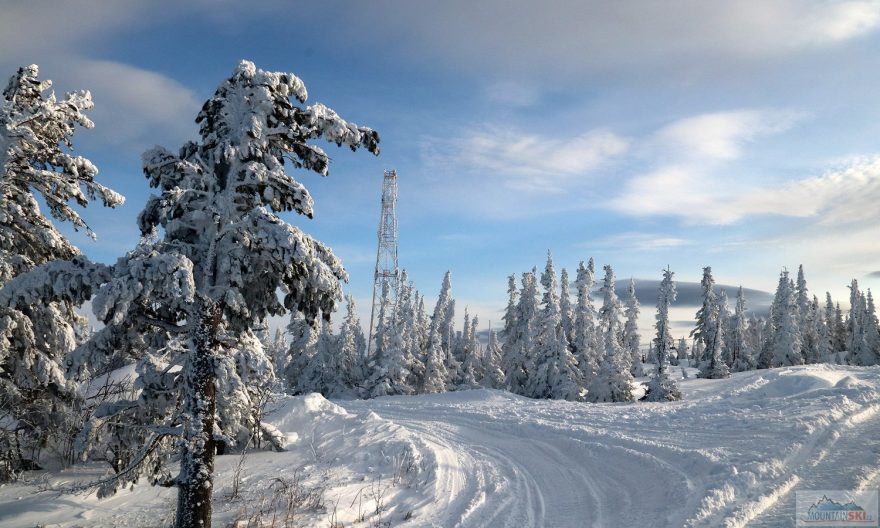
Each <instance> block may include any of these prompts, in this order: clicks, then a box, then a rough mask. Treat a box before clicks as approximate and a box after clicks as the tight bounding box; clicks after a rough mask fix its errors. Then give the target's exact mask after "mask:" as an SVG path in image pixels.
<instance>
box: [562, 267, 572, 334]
mask: <svg viewBox="0 0 880 528" xmlns="http://www.w3.org/2000/svg"><path fill="white" fill-rule="evenodd" d="M559 316H560V319H561V322H560V324H561V326H562V332H563V333H564V334H565V340H566V341H568V344H569V348H571V346H572V345H571V343H573V342H574V311H573V309H572V306H571V283H570V282H569V279H568V270H566V269H565V268H562V272H561V273H560V274H559Z"/></svg>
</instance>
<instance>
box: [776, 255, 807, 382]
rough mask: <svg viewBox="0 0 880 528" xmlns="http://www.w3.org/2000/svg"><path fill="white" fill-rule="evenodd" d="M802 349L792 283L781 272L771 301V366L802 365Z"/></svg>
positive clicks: (786, 272)
mask: <svg viewBox="0 0 880 528" xmlns="http://www.w3.org/2000/svg"><path fill="white" fill-rule="evenodd" d="M802 349H803V347H802V346H801V331H800V328H799V326H798V308H797V304H796V298H795V292H794V288H793V283H792V281H791V279H789V278H788V271H787V270H783V271H782V273H780V275H779V284H778V286H777V287H776V296H775V298H774V300H773V366H774V367H787V366H790V365H803V364H804V356H803V353H802Z"/></svg>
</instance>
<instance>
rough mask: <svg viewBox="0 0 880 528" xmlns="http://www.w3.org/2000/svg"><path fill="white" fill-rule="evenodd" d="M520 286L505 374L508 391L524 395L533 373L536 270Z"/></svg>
mask: <svg viewBox="0 0 880 528" xmlns="http://www.w3.org/2000/svg"><path fill="white" fill-rule="evenodd" d="M521 284H522V288H521V289H520V295H519V301H518V302H517V305H516V318H515V320H516V326H515V327H514V329H513V331H512V333H511V334H510V335H509V336H508V338H507V339H508V340H510V341H511V342H512V343H513V345H512V346H511V348H510V349H509V350H508V353H507V355H505V357H504V362H505V367H504V373H505V376H506V377H507V379H506V380H505V383H506V385H507V390H509V391H510V392H513V393H514V394H523V395H525V394H527V392H526V390H527V389H526V388H527V387H528V383H529V376H531V374H532V373H533V372H534V361H533V358H532V349H533V337H534V333H535V332H534V328H535V325H536V323H537V313H538V301H537V297H538V286H537V284H538V281H537V279H536V273H535V271H534V270H533V271H529V272H526V273H523V274H522V281H521ZM505 344H506V343H505Z"/></svg>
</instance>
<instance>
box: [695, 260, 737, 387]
mask: <svg viewBox="0 0 880 528" xmlns="http://www.w3.org/2000/svg"><path fill="white" fill-rule="evenodd" d="M700 286H701V287H702V290H703V295H702V296H703V304H702V306H701V307H700V309H699V310H698V311H697V315H696V319H697V325H696V328H694V330H692V331H691V336H693V337H694V338H696V340H697V341H699V342H700V344H701V345H702V349H703V352H702V357H701V358H700V364H699V367H700V376H701V377H704V378H712V379H717V378H726V377H727V376H729V375H730V371H729V370H728V367H727V364H726V363H725V362H724V360H723V358H722V357H721V350H722V339H721V320H720V316H721V309H720V303H719V301H718V297H717V296H716V295H715V279H714V278H713V277H712V268H711V267H710V266H706V267H705V268H703V278H702V280H701V281H700Z"/></svg>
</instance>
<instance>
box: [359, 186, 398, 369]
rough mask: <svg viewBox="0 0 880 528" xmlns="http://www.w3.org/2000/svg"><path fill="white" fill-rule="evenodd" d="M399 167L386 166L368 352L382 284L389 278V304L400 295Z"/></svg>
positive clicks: (371, 343)
mask: <svg viewBox="0 0 880 528" xmlns="http://www.w3.org/2000/svg"><path fill="white" fill-rule="evenodd" d="M398 276H399V274H398V268H397V171H395V170H386V171H385V175H384V177H383V178H382V213H381V215H380V216H379V247H378V248H377V249H376V271H375V274H374V276H373V279H374V280H373V309H372V310H371V311H370V332H369V338H367V355H369V354H370V353H371V352H372V350H373V331H374V329H375V325H376V314H377V313H378V312H379V304H380V303H381V302H382V284H383V283H385V282H388V291H389V293H390V297H389V301H390V302H389V306H394V304H395V298H396V296H397V278H398Z"/></svg>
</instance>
